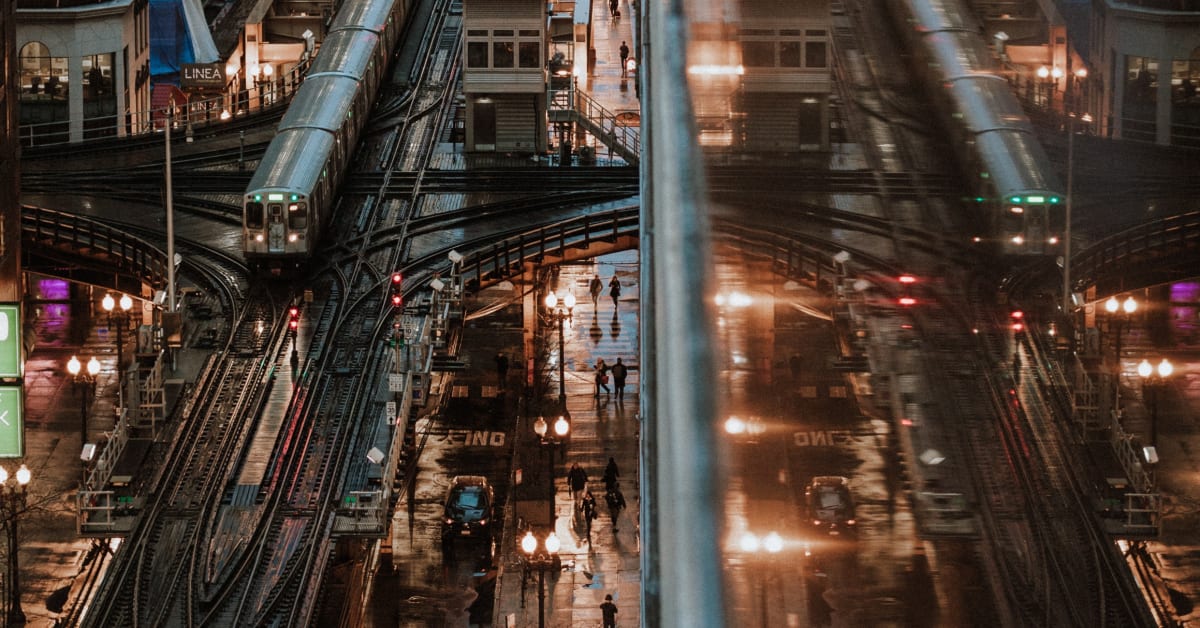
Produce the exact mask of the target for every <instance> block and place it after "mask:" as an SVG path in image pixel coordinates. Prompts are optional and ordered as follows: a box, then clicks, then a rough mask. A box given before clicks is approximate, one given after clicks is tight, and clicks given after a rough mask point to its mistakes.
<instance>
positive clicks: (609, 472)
mask: <svg viewBox="0 0 1200 628" xmlns="http://www.w3.org/2000/svg"><path fill="white" fill-rule="evenodd" d="M620 477H621V472H620V471H619V470H618V469H617V461H616V460H615V459H613V458H612V456H609V458H608V466H606V467H604V490H605V492H611V491H615V490H616V489H617V483H618V478H620Z"/></svg>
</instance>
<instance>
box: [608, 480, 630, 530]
mask: <svg viewBox="0 0 1200 628" xmlns="http://www.w3.org/2000/svg"><path fill="white" fill-rule="evenodd" d="M604 501H605V503H607V504H608V514H609V515H610V516H611V517H612V523H613V534H616V533H617V519H618V518H620V516H621V511H622V510H624V509H625V495H623V494H622V493H621V489H620V488H619V487H613V489H612V490H611V491H608V492H606V493H605V494H604Z"/></svg>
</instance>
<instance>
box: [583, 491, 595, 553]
mask: <svg viewBox="0 0 1200 628" xmlns="http://www.w3.org/2000/svg"><path fill="white" fill-rule="evenodd" d="M582 510H583V513H582V514H583V525H584V526H585V528H586V529H587V540H588V543H591V542H592V521H593V520H594V519H595V518H596V516H597V515H596V496H595V495H592V492H591V491H584V493H583V505H582Z"/></svg>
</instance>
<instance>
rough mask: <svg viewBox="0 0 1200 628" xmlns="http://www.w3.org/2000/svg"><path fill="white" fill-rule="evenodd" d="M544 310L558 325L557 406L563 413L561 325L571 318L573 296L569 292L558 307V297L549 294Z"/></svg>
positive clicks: (552, 293)
mask: <svg viewBox="0 0 1200 628" xmlns="http://www.w3.org/2000/svg"><path fill="white" fill-rule="evenodd" d="M546 309H548V310H550V317H551V319H552V320H554V321H555V322H557V323H558V405H559V407H560V408H562V410H563V412H566V410H567V383H566V376H565V374H564V372H563V368H564V362H565V361H566V360H565V357H566V356H565V353H564V349H565V347H566V345H564V344H563V323H564V322H566V320H567V319H569V318H571V317H572V315H573V314H574V311H575V295H574V294H571V293H570V292H568V293H567V295H566V296H564V297H563V298H562V307H559V301H558V295H556V294H554V292H551V293H550V294H547V295H546Z"/></svg>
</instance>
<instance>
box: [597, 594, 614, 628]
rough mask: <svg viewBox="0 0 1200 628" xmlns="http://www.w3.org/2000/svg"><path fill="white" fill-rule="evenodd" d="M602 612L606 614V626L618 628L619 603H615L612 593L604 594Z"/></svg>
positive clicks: (605, 627) (607, 627) (606, 627)
mask: <svg viewBox="0 0 1200 628" xmlns="http://www.w3.org/2000/svg"><path fill="white" fill-rule="evenodd" d="M600 613H601V614H602V615H604V628H617V605H616V604H613V601H612V596H611V595H606V596H604V603H603V604H601V605H600Z"/></svg>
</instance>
